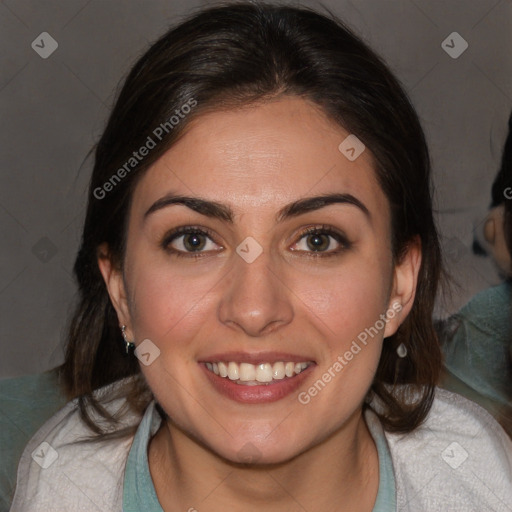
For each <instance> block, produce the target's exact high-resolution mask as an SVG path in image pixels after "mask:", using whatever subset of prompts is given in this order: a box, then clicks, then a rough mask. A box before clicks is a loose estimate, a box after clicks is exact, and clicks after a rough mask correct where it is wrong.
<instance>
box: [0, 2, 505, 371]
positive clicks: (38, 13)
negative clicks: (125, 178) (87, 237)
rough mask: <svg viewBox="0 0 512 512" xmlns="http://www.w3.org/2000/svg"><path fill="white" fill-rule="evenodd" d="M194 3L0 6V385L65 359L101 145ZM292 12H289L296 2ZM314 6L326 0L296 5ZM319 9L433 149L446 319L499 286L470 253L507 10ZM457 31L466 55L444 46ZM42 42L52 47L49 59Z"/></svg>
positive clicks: (480, 207) (481, 203)
mask: <svg viewBox="0 0 512 512" xmlns="http://www.w3.org/2000/svg"><path fill="white" fill-rule="evenodd" d="M211 3H213V2H199V1H189V2H184V1H169V0H167V1H164V0H151V1H136V0H128V1H127V0H124V1H121V0H102V1H100V0H65V1H64V0H60V1H57V0H51V1H50V0H48V1H35V0H32V1H29V0H2V2H1V3H0V38H1V42H2V52H1V57H0V59H1V66H0V108H1V119H2V128H1V129H0V141H1V142H0V147H1V152H0V159H1V164H0V172H1V185H0V235H1V248H0V340H1V344H2V345H1V346H2V355H1V358H0V378H1V377H10V376H17V375H23V374H29V373H36V372H40V371H43V370H46V369H48V368H51V367H53V366H55V365H57V364H59V363H60V362H61V361H62V357H63V343H64V337H65V327H66V325H67V318H68V315H69V312H70V310H71V307H72V305H73V302H74V300H75V293H76V292H75V286H74V283H73V278H72V275H71V269H72V265H73V260H74V256H75V252H76V250H77V247H78V242H79V236H80V229H81V223H82V220H83V214H84V207H85V197H86V194H85V191H86V186H87V181H88V177H89V174H90V170H91V159H90V158H89V159H88V160H86V159H85V158H86V155H87V152H88V151H89V149H90V148H91V147H92V146H93V144H94V143H95V142H96V141H97V139H98V137H99V135H100V133H101V130H102V127H103V125H104V123H105V120H106V116H107V114H108V111H109V107H110V106H111V104H112V101H113V98H114V93H115V89H116V86H117V84H118V82H119V80H120V79H121V78H122V77H123V76H124V75H125V74H126V73H127V71H128V69H129V67H130V65H131V64H132V63H134V61H135V59H136V58H137V57H138V56H139V55H140V54H141V53H142V52H143V51H144V50H145V49H147V47H148V45H149V43H150V42H151V41H153V40H154V39H155V38H157V37H158V36H159V35H160V34H161V33H163V32H164V31H165V30H166V29H167V27H168V26H169V24H171V23H175V22H177V21H179V20H180V19H181V17H182V16H183V15H186V14H187V13H189V12H190V10H191V9H193V8H195V7H197V6H201V5H206V4H211ZM288 3H290V2H288ZM293 3H295V4H303V5H309V6H312V7H318V6H319V3H318V2H312V1H311V2H293ZM324 5H326V6H328V7H329V8H331V9H332V10H334V11H335V12H336V13H337V14H338V15H339V16H340V17H342V18H343V19H345V20H346V22H347V23H348V24H349V25H350V26H352V27H353V28H354V29H355V30H356V32H358V33H359V34H360V35H361V36H362V37H363V38H364V39H365V40H366V41H367V42H368V43H369V44H370V45H371V46H372V47H373V48H374V49H376V50H377V51H378V52H379V53H380V54H381V55H382V56H383V57H384V58H385V59H386V60H387V62H388V64H389V65H390V67H391V68H392V69H393V70H394V72H395V73H396V74H397V76H398V77H399V78H400V80H401V81H402V83H403V84H404V86H405V88H406V90H407V91H408V93H409V94H410V96H411V98H412V100H413V103H414V104H415V106H416V108H417V110H418V112H419V115H420V118H421V120H422V122H423V126H424V128H425V131H426V133H427V137H428V140H429V143H430V148H431V153H432V160H433V166H434V171H435V178H434V179H435V185H436V195H435V201H436V204H435V208H436V211H437V212H438V223H439V226H440V229H441V233H442V236H443V244H444V246H445V249H446V251H447V257H448V261H449V264H450V265H449V266H450V270H451V271H452V274H453V276H454V278H455V280H456V281H457V282H458V283H459V285H460V286H459V288H458V289H457V290H456V293H455V295H454V297H453V300H452V301H450V302H446V301H443V302H442V303H441V302H440V304H439V306H438V314H439V315H441V316H443V315H446V314H448V313H450V312H451V311H454V310H456V309H458V307H460V306H461V305H462V304H463V303H464V302H466V301H467V299H468V298H469V297H471V296H472V295H473V294H474V293H475V292H477V291H479V290H481V289H483V288H486V287H488V286H490V285H492V284H497V283H498V282H499V279H498V276H497V274H496V272H495V270H494V267H493V265H492V262H491V261H490V260H489V259H485V258H479V257H476V256H474V255H472V253H471V249H470V248H471V242H472V239H473V228H474V226H476V227H478V226H479V225H480V224H481V222H482V220H483V218H484V216H485V212H486V209H487V206H488V203H489V200H490V186H491V183H492V180H493V178H494V175H495V174H496V171H497V169H498V165H499V160H500V153H501V149H502V146H503V143H504V140H505V136H506V126H507V119H508V115H509V113H510V110H511V108H512V57H511V55H512V54H511V49H512V0H448V1H438V0H414V1H413V0H352V1H345V0H331V1H325V2H324ZM454 31H455V32H458V33H459V34H460V35H461V36H462V37H463V38H464V39H465V40H466V41H467V42H468V43H469V47H468V49H467V50H466V51H465V52H464V53H463V54H462V55H461V56H460V57H458V58H457V59H453V58H451V57H450V56H449V55H448V54H447V53H446V52H445V51H444V50H443V49H442V47H441V43H442V41H443V40H445V39H446V37H447V36H448V35H449V34H451V33H452V32H454ZM42 32H48V33H49V34H50V35H51V36H52V37H53V38H54V39H55V40H56V41H57V42H58V48H57V50H56V51H55V52H54V53H53V54H52V55H51V56H50V57H48V58H47V59H42V58H41V57H40V56H39V55H38V54H37V53H36V52H35V51H34V50H33V49H32V47H31V44H32V42H33V41H34V40H36V38H38V36H39V35H40V34H41V33H42Z"/></svg>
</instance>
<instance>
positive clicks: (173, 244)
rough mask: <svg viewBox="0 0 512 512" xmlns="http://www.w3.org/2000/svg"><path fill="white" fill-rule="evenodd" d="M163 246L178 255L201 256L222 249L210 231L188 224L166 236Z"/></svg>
mask: <svg viewBox="0 0 512 512" xmlns="http://www.w3.org/2000/svg"><path fill="white" fill-rule="evenodd" d="M161 246H162V248H163V249H164V250H166V251H169V252H170V253H171V254H174V255H176V256H199V255H203V254H204V253H209V252H215V251H218V250H221V249H222V247H220V246H219V245H217V244H216V243H215V242H214V241H213V237H212V235H210V233H209V232H207V231H205V230H203V229H199V228H194V227H188V226H186V227H182V228H178V229H176V230H174V231H173V232H171V233H170V234H169V235H167V236H166V237H165V238H164V240H163V241H162V243H161Z"/></svg>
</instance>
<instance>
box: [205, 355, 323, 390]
mask: <svg viewBox="0 0 512 512" xmlns="http://www.w3.org/2000/svg"><path fill="white" fill-rule="evenodd" d="M205 364H206V368H208V370H209V371H210V372H212V373H214V374H215V375H217V376H219V377H223V378H225V379H228V380H230V381H232V382H234V383H235V384H240V385H245V386H259V385H262V384H265V385H268V384H271V383H272V382H274V381H280V380H288V379H291V378H293V377H295V376H296V375H299V374H300V373H302V372H303V371H304V370H305V369H306V368H308V367H309V366H311V365H313V364H314V363H313V362H312V361H304V362H299V363H294V362H291V361H289V362H286V361H276V362H275V363H273V364H272V363H260V364H251V363H236V362H234V361H230V362H224V361H219V362H216V363H211V362H208V363H205Z"/></svg>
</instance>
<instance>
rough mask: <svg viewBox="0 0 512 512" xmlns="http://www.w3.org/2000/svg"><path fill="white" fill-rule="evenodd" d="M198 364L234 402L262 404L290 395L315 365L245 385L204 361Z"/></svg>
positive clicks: (220, 391) (209, 378) (222, 392)
mask: <svg viewBox="0 0 512 512" xmlns="http://www.w3.org/2000/svg"><path fill="white" fill-rule="evenodd" d="M199 366H201V368H202V369H203V371H204V372H205V373H206V377H207V378H208V380H209V381H210V382H211V383H212V385H213V387H214V388H215V389H216V390H217V391H218V392H219V393H220V394H221V395H224V396H226V397H228V398H230V399H231V400H234V401H235V402H240V403H244V404H262V403H269V402H276V401H277V400H281V399H282V398H284V397H286V396H288V395H291V394H292V393H293V392H294V391H296V390H297V389H298V388H299V386H300V385H301V384H302V383H303V382H304V380H305V379H306V378H307V377H308V375H309V373H310V372H311V371H312V370H313V367H314V366H315V365H311V366H308V367H307V368H306V369H305V370H303V371H302V372H300V373H299V374H298V375H295V376H294V377H289V378H285V379H281V380H273V381H272V382H269V383H268V384H262V385H255V386H247V385H244V384H235V382H233V381H232V380H230V379H228V378H227V377H219V376H218V375H215V373H213V372H211V371H210V370H208V368H206V365H205V364H204V363H200V364H199Z"/></svg>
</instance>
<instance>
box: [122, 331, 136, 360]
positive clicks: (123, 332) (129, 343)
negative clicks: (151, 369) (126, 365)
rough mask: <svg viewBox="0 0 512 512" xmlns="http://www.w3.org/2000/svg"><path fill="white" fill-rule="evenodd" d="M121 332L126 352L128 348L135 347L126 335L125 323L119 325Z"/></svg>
mask: <svg viewBox="0 0 512 512" xmlns="http://www.w3.org/2000/svg"><path fill="white" fill-rule="evenodd" d="M121 334H122V335H123V339H124V344H125V346H126V353H127V354H128V351H129V349H131V348H133V347H135V343H133V342H132V341H128V338H127V336H126V325H122V326H121Z"/></svg>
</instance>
